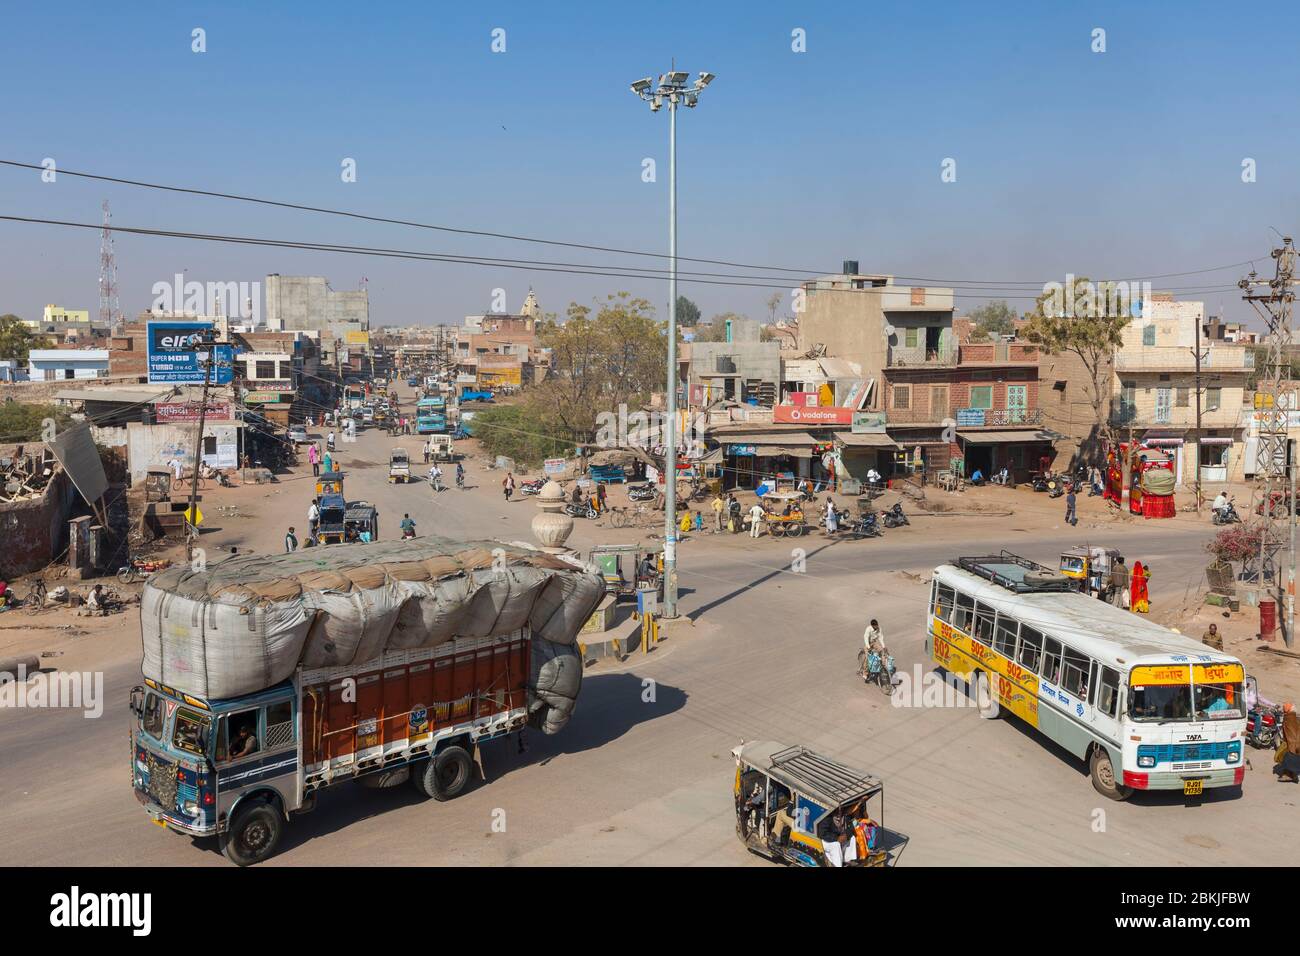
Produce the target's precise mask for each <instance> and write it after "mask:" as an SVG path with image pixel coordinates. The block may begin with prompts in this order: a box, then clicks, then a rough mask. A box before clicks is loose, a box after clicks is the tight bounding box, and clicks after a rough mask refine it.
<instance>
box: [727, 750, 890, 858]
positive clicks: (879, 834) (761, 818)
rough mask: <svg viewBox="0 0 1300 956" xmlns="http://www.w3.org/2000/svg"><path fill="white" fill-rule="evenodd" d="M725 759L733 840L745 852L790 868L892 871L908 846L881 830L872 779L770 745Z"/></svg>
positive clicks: (881, 798) (878, 791)
mask: <svg viewBox="0 0 1300 956" xmlns="http://www.w3.org/2000/svg"><path fill="white" fill-rule="evenodd" d="M731 753H732V756H733V757H735V758H736V778H735V783H734V786H733V797H734V799H735V807H736V835H737V836H739V837H740V842H741V843H743V844H744V845H745V847H746V849H748V850H750V851H751V852H754V853H757V854H759V855H761V856H765V857H767V858H768V859H770V860H774V861H776V862H778V863H787V864H790V865H792V866H893V865H895V864H896V863H897V862H898V858H899V857H900V856H902V853H903V850H904V849H905V848H906V846H907V838H906V837H904V836H903V835H902V834H894V833H890V832H889V831H887V830H886V829H885V825H884V824H885V785H884V783H883V782H881V780H880V779H879V778H877V777H874V776H872V775H871V774H868V773H864V772H862V771H861V770H855V769H854V768H852V767H848V766H845V765H844V764H841V763H839V762H838V761H835V760H831V759H830V758H829V757H823V756H822V755H820V754H817V753H813V752H812V751H811V750H808V749H806V748H804V747H799V746H794V747H791V746H787V745H786V744H782V743H776V742H775V741H771V740H756V741H753V742H750V743H742V744H741V745H740V746H739V747H737V748H735V749H734V750H733V751H732V752H731ZM837 822H838V823H841V824H842V826H843V830H842V831H840V832H841V833H842V834H843V835H845V838H844V839H843V840H841V839H840V833H837V832H836V830H837Z"/></svg>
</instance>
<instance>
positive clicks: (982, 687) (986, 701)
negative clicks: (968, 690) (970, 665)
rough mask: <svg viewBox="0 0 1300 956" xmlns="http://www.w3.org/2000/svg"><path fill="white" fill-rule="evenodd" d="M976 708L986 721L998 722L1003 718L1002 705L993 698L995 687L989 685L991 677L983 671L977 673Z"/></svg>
mask: <svg viewBox="0 0 1300 956" xmlns="http://www.w3.org/2000/svg"><path fill="white" fill-rule="evenodd" d="M975 706H976V707H978V708H979V713H980V716H981V717H983V718H984V719H985V720H997V719H998V718H999V717H1000V716H1002V705H1001V704H999V703H998V699H997V698H996V697H994V696H993V685H992V684H990V683H989V675H988V674H986V673H984V672H983V671H976V672H975Z"/></svg>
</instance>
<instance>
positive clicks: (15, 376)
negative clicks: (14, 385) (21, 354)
mask: <svg viewBox="0 0 1300 956" xmlns="http://www.w3.org/2000/svg"><path fill="white" fill-rule="evenodd" d="M25 381H27V369H25V368H23V367H22V366H21V365H19V364H18V362H17V361H16V360H14V359H0V382H25Z"/></svg>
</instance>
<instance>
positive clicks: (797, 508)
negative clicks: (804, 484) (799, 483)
mask: <svg viewBox="0 0 1300 956" xmlns="http://www.w3.org/2000/svg"><path fill="white" fill-rule="evenodd" d="M759 501H760V502H761V503H762V505H763V511H764V515H763V521H764V522H765V523H766V524H767V533H768V534H770V535H771V536H772V537H774V538H786V537H788V538H797V537H799V536H800V535H801V534H803V533H804V532H805V531H807V530H808V525H807V523H806V521H805V519H804V513H803V501H804V496H803V492H800V491H794V490H781V491H769V492H768V493H767V494H765V495H764V496H763V497H762V498H760V499H759ZM787 506H788V509H789V510H788V513H787Z"/></svg>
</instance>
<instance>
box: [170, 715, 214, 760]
mask: <svg viewBox="0 0 1300 956" xmlns="http://www.w3.org/2000/svg"><path fill="white" fill-rule="evenodd" d="M209 726H211V720H210V718H208V717H205V716H203V715H201V714H196V713H194V712H193V711H189V710H178V711H176V732H175V733H174V734H173V735H172V746H173V747H175V748H176V749H177V750H184V751H185V752H186V753H192V754H196V755H198V756H200V757H201V756H203V755H204V754H206V753H207V752H208V728H209Z"/></svg>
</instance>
